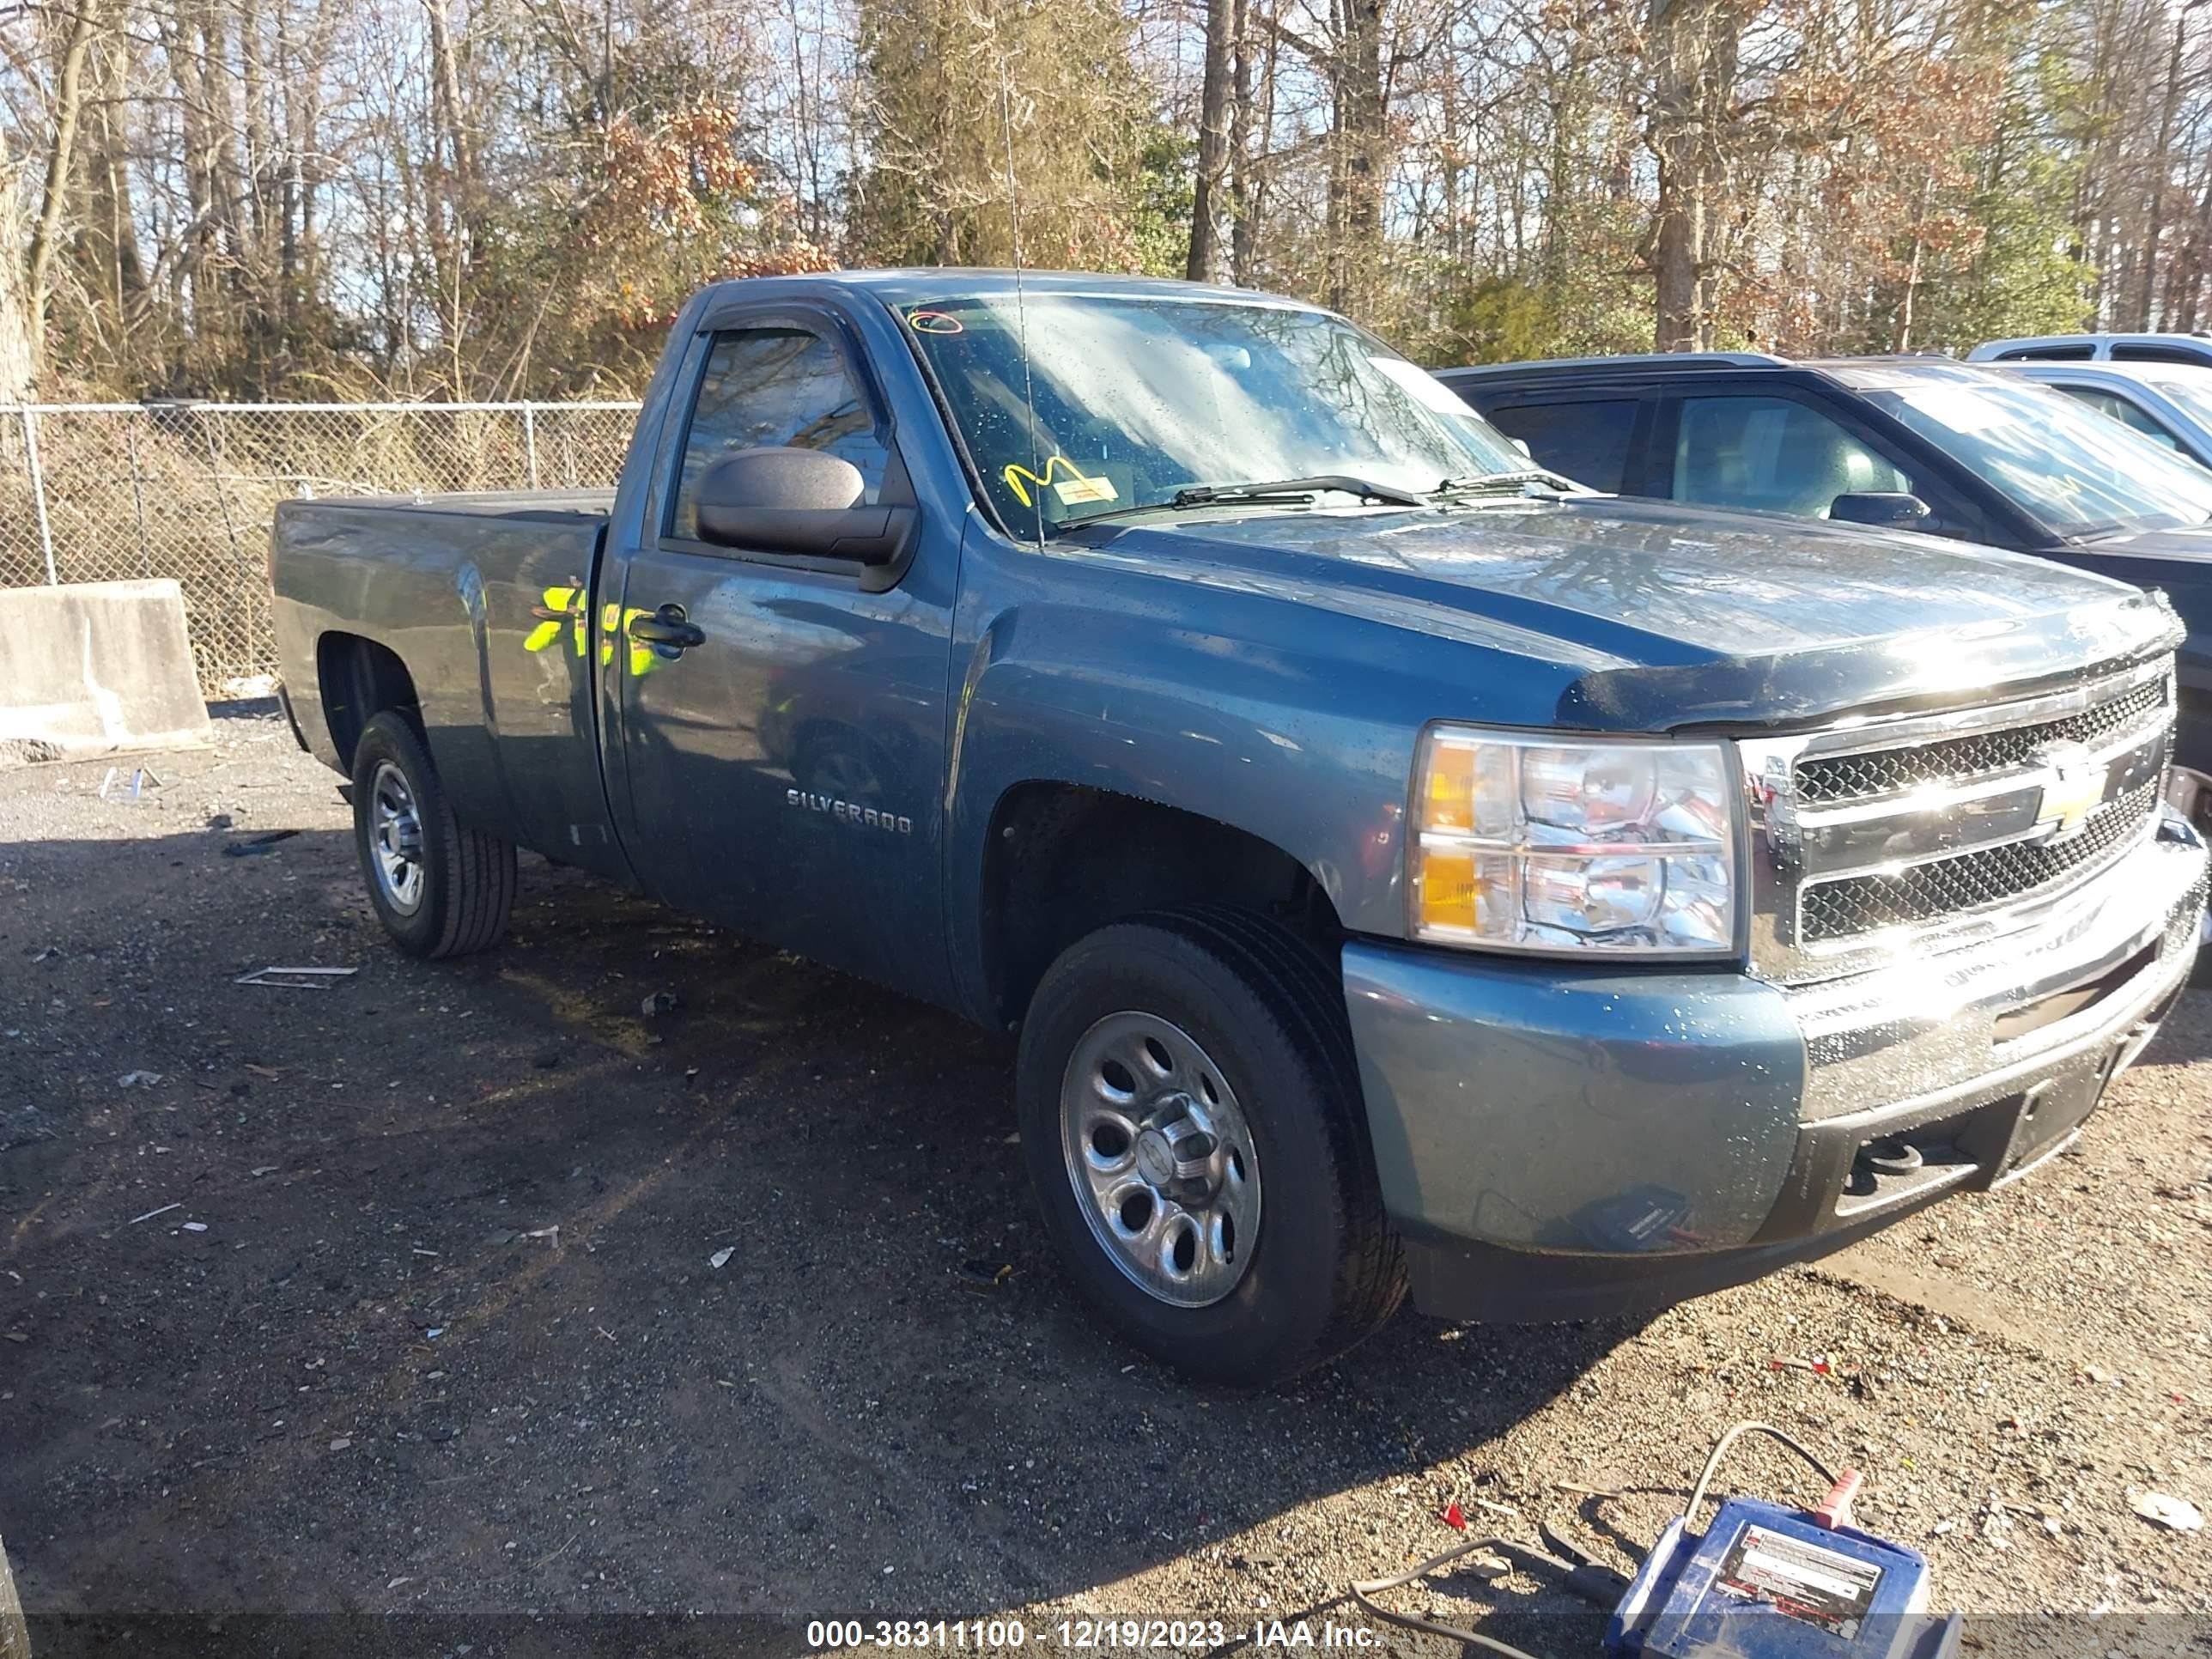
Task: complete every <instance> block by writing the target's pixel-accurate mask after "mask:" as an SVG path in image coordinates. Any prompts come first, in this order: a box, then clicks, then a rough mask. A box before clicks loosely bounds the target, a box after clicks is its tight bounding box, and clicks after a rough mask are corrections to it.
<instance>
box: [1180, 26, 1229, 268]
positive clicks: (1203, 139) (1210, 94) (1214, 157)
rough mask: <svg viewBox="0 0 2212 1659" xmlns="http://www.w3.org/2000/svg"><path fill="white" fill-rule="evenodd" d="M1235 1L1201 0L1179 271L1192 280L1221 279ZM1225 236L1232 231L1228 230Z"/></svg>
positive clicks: (1225, 239) (1225, 240) (1224, 239)
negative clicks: (1198, 72)
mask: <svg viewBox="0 0 2212 1659" xmlns="http://www.w3.org/2000/svg"><path fill="white" fill-rule="evenodd" d="M1236 36H1237V0H1206V78H1205V82H1204V84H1203V87H1202V88H1201V90H1200V94H1199V115H1198V173H1197V176H1196V178H1195V179H1193V181H1192V185H1191V197H1190V257H1189V258H1188V260H1187V261H1186V262H1185V266H1184V272H1183V274H1184V275H1185V276H1188V277H1189V278H1190V280H1191V281H1192V282H1194V283H1218V282H1219V281H1220V280H1221V278H1222V275H1223V271H1222V256H1223V254H1224V253H1225V252H1226V244H1227V241H1228V238H1226V237H1224V236H1223V234H1221V233H1222V226H1221V216H1222V214H1221V210H1222V208H1223V206H1224V205H1225V204H1224V200H1223V198H1224V197H1225V195H1226V194H1227V191H1225V185H1226V183H1227V177H1226V175H1227V172H1228V161H1229V125H1230V112H1229V104H1230V100H1231V97H1232V96H1233V95H1234V94H1233V88H1232V84H1231V82H1232V80H1233V71H1232V68H1231V60H1232V59H1233V58H1235V57H1236V55H1237V39H1236ZM1231 224H1232V228H1231V233H1230V234H1231V236H1233V235H1234V234H1235V230H1234V228H1233V224H1234V222H1233V221H1232V222H1231Z"/></svg>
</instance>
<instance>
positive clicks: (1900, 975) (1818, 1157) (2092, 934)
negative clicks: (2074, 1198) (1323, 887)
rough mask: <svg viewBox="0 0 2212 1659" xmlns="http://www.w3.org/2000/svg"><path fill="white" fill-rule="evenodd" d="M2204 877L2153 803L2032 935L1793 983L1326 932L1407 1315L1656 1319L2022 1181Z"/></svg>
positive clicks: (2133, 1006) (2075, 1110) (2151, 992)
mask: <svg viewBox="0 0 2212 1659" xmlns="http://www.w3.org/2000/svg"><path fill="white" fill-rule="evenodd" d="M2205 890H2206V857H2205V850H2204V844H2203V842H2202V841H2201V840H2200V839H2199V838H2198V836H2197V834H2196V833H2195V831H2193V830H2192V829H2191V828H2190V827H2189V826H2188V824H2187V823H2185V821H2184V820H2183V819H2182V818H2181V817H2180V815H2179V814H2178V813H2172V812H2169V813H2168V814H2167V815H2166V817H2165V819H2164V820H2163V821H2162V822H2161V824H2160V829H2159V833H2158V836H2157V837H2156V838H2155V839H2154V840H2153V841H2151V842H2147V843H2146V844H2145V845H2144V846H2142V848H2138V849H2137V850H2136V852H2135V853H2134V854H2130V856H2129V857H2127V858H2126V859H2124V860H2122V861H2121V862H2120V863H2119V864H2118V865H2117V866H2114V867H2113V868H2112V869H2111V870H2110V871H2108V872H2106V873H2105V874H2104V875H2102V876H2100V878H2098V879H2097V880H2095V881H2094V882H2093V883H2090V884H2087V885H2086V886H2085V887H2083V888H2082V889H2081V890H2080V891H2079V892H2077V893H2075V894H2073V895H2071V896H2069V897H2068V898H2067V899H2066V900H2065V901H2063V902H2061V903H2058V904H2056V905H2053V906H2051V908H2047V909H2046V910H2045V911H2044V912H2042V913H2041V914H2040V915H2039V916H2038V918H2037V919H2036V921H2034V922H2033V925H2032V926H2030V927H2026V928H2023V929H2021V930H2020V931H2015V932H2012V933H2006V934H2004V935H2003V936H2002V937H2000V938H1996V939H1989V940H1986V941H1984V942H1982V943H1979V944H1977V945H1971V946H1967V947H1964V948H1961V949H1959V950H1955V951H1948V952H1944V953H1940V954H1936V955H1932V956H1911V955H1907V956H1904V957H1900V958H1899V960H1897V961H1896V962H1894V963H1890V964H1888V965H1887V966H1884V967H1881V968H1876V969H1871V970H1869V971H1867V972H1864V973H1860V974H1855V975H1850V977H1848V978H1845V979H1842V980H1837V981H1826V982H1824V983H1820V984H1815V985H1809V986H1802V987H1780V986H1775V985H1770V984H1767V983H1765V982H1764V981H1758V980H1754V979H1752V978H1750V977H1748V976H1747V975H1744V974H1742V973H1741V972H1738V971H1734V970H1726V971H1718V972H1706V973H1685V972H1680V971H1676V970H1662V971H1642V972H1638V971H1627V970H1623V969H1618V968H1611V967H1601V968H1581V967H1578V966H1570V965H1562V964H1560V963H1552V962H1528V963H1518V962H1509V961H1501V960H1499V959H1497V958H1495V957H1479V956H1474V955H1457V954H1448V953H1445V952H1442V951H1433V950H1422V949H1415V948H1409V947H1407V946H1402V945H1383V944H1378V943H1374V942H1370V941H1357V942H1353V943H1350V944H1347V945H1346V946H1345V949H1344V980H1345V996H1346V1008H1347V1010H1348V1012H1349V1013H1350V1016H1351V1020H1352V1036H1353V1039H1354V1042H1355V1044H1356V1046H1357V1048H1358V1056H1359V1068H1360V1078H1361V1082H1362V1085H1363V1086H1364V1091H1365V1096H1366V1105H1367V1116H1368V1123H1369V1127H1370V1133H1371V1136H1372V1139H1373V1143H1374V1148H1375V1158H1376V1172H1377V1175H1378V1176H1379V1177H1380V1179H1381V1182H1382V1187H1383V1200H1384V1202H1385V1204H1386V1206H1388V1208H1389V1212H1390V1215H1391V1218H1392V1220H1393V1223H1394V1225H1395V1226H1396V1228H1397V1229H1398V1231H1399V1233H1400V1236H1401V1238H1402V1239H1403V1241H1404V1243H1405V1247H1406V1252H1407V1263H1408V1267H1409V1268H1410V1270H1411V1273H1412V1276H1413V1297H1414V1301H1415V1303H1416V1304H1417V1305H1419V1307H1420V1308H1421V1309H1422V1310H1424V1311H1425V1312H1428V1313H1431V1314H1436V1315H1439V1316H1443V1317H1447V1318H1459V1319H1495V1320H1522V1319H1558V1318H1572V1317H1581V1316H1590V1315H1595V1314H1601V1313H1608V1312H1615V1311H1621V1310H1632V1309H1637V1308H1648V1307H1655V1306H1660V1305H1663V1304H1667V1303H1669V1302H1674V1301H1679V1300H1680V1299H1681V1298H1682V1297H1686V1296H1694V1295H1699V1294H1701V1293H1703V1292H1704V1291H1710V1290H1716V1289H1718V1288H1720V1287H1722V1286H1723V1285H1729V1284H1738V1283H1741V1282H1742V1281H1743V1280H1745V1279H1750V1278H1753V1277H1756V1276H1757V1275H1758V1274H1759V1273H1765V1272H1766V1271H1768V1270H1769V1269H1771V1268H1772V1267H1778V1266H1780V1265H1782V1264H1783V1263H1784V1262H1786V1261H1795V1260H1802V1259H1805V1258H1807V1257H1809V1256H1814V1255H1820V1254H1823V1253H1825V1252H1826V1251H1827V1250H1830V1249H1836V1248H1838V1246H1840V1245H1842V1244H1844V1243H1850V1241H1852V1240H1853V1239H1856V1238H1858V1237H1863V1236H1864V1235H1865V1234H1866V1233H1868V1232H1869V1231H1873V1230H1875V1228H1878V1227H1880V1226H1882V1225H1886V1224H1887V1223H1888V1222H1890V1221H1893V1220H1895V1219H1896V1218H1899V1216H1901V1215H1903V1214H1905V1212H1908V1211H1910V1210H1911V1209H1913V1208H1915V1207H1917V1206H1918V1205H1920V1204H1923V1203H1925V1202H1927V1201H1928V1200H1931V1199H1933V1198H1935V1197H1936V1196H1937V1195H1938V1194H1942V1193H1945V1192H1949V1191H1954V1190H1959V1189H1980V1188H1989V1187H1992V1186H1995V1185H1997V1184H1998V1183H2000V1182H2004V1181H2008V1180H2010V1179H2012V1178H2014V1177H2015V1176H2019V1175H2021V1174H2024V1173H2025V1172H2026V1171H2027V1170H2029V1169H2031V1168H2033V1166H2034V1165H2035V1164H2039V1163H2040V1162H2042V1161H2043V1160H2044V1159H2045V1158H2048V1157H2050V1156H2051V1155H2052V1154H2053V1153H2055V1152H2058V1151H2059V1150H2061V1149H2062V1148H2063V1146H2065V1145H2066V1144H2067V1143H2068V1142H2069V1140H2070V1139H2072V1138H2073V1136H2074V1135H2075V1133H2076V1132H2077V1131H2078V1130H2079V1128H2080V1127H2081V1122H2082V1121H2083V1120H2084V1119H2085V1118H2087V1116H2088V1115H2089V1113H2090V1112H2091V1111H2092V1110H2093V1109H2094V1108H2095V1106H2096V1104H2097V1102H2098V1100H2099V1099H2100V1097H2101V1096H2102V1094H2103V1092H2104V1090H2105V1087H2106V1085H2107V1084H2108V1083H2109V1082H2110V1081H2111V1080H2112V1078H2113V1077H2114V1076H2115V1075H2116V1074H2117V1073H2118V1072H2119V1071H2120V1070H2121V1069H2122V1068H2123V1067H2124V1066H2127V1065H2128V1064H2129V1063H2130V1061H2132V1060H2134V1059H2135V1058H2136V1055H2137V1054H2140V1053H2141V1052H2142V1048H2143V1047H2144V1045H2145V1044H2147V1043H2148V1042H2149V1040H2150V1038H2151V1036H2152V1035H2153V1034H2154V1032H2155V1031H2156V1030H2157V1027H2158V1022H2159V1020H2160V1018H2163V1016H2164V1014H2165V1012H2166V1009H2167V1007H2168V1006H2171V1004H2172V1001H2173V999H2174V997H2175V996H2176V994H2178V993H2179V989H2180V987H2181V986H2182V984H2183V982H2184V981H2185V979H2186V978H2187V976H2188V974H2189V971H2190V967H2191V963H2192V962H2193V960H2194V958H2195V956H2196V952H2197V937H2198V931H2199V919H2200V917H2201V915H2203V910H2204V905H2205Z"/></svg>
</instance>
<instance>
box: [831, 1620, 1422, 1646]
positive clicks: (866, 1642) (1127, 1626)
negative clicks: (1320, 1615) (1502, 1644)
mask: <svg viewBox="0 0 2212 1659" xmlns="http://www.w3.org/2000/svg"><path fill="white" fill-rule="evenodd" d="M1232 1641H1236V1642H1249V1643H1250V1644H1251V1645H1252V1646H1254V1647H1255V1648H1334V1649H1339V1650H1355V1651H1367V1650H1375V1649H1378V1648H1380V1647H1382V1645H1383V1640H1382V1638H1381V1637H1380V1635H1379V1634H1377V1632H1376V1631H1375V1630H1373V1629H1372V1628H1371V1627H1370V1626H1365V1625H1340V1624H1338V1623H1336V1622H1335V1621H1334V1620H1322V1621H1320V1622H1318V1623H1316V1621H1314V1620H1307V1619H1292V1620H1281V1619H1273V1620H1257V1621H1255V1623H1254V1624H1253V1625H1252V1626H1250V1627H1249V1629H1247V1628H1243V1627H1238V1626H1231V1625H1228V1624H1226V1623H1225V1622H1224V1621H1222V1620H1218V1619H1062V1620H1057V1621H1056V1622H1054V1623H1052V1624H1048V1625H1044V1626H1039V1627H1038V1629H1036V1631H1034V1632H1032V1631H1030V1629H1029V1628H1028V1626H1026V1625H1024V1623H1023V1621H1022V1620H1018V1619H967V1620H957V1619H896V1620H887V1619H878V1620H861V1619H826V1620H825V1619H817V1620H813V1621H811V1623H809V1624H808V1626H806V1645H807V1646H808V1647H810V1648H827V1649H839V1648H891V1649H900V1648H904V1649H908V1650H914V1649H929V1650H939V1651H951V1652H959V1651H961V1650H968V1651H970V1652H975V1653H1006V1652H1011V1651H1012V1650H1017V1649H1020V1648H1024V1647H1027V1646H1030V1644H1035V1645H1036V1646H1037V1647H1039V1648H1042V1649H1045V1650H1053V1649H1059V1650H1063V1651H1066V1652H1073V1653H1094V1652H1122V1653H1135V1652H1175V1651H1178V1650H1185V1651H1192V1652H1206V1651H1208V1650H1212V1649H1215V1648H1219V1647H1224V1646H1225V1645H1227V1644H1229V1643H1231V1642H1232Z"/></svg>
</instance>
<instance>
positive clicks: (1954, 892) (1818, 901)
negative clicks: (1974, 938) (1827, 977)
mask: <svg viewBox="0 0 2212 1659" xmlns="http://www.w3.org/2000/svg"><path fill="white" fill-rule="evenodd" d="M2158 798H2159V786H2158V784H2157V782H2156V781H2152V782H2149V783H2146V784H2142V785H2139V786H2137V787H2136V788H2134V789H2132V790H2130V791H2129V792H2128V793H2126V794H2124V795H2122V796H2120V797H2119V798H2118V799H2116V800H2112V801H2110V802H2107V803H2106V805H2103V806H2101V807H2100V808H2098V809H2097V811H2094V812H2093V813H2092V814H2091V815H2090V817H2089V819H2088V822H2087V824H2086V825H2085V826H2084V827H2083V829H2082V832H2081V834H2080V835H2078V836H2075V838H2074V839H2073V840H2071V841H2066V842H2056V843H2044V844H2040V845H2039V844H2036V843H2034V842H2017V841H2016V842H2006V843H2005V844H2004V845H2003V846H2002V847H1991V848H1985V849H1984V850H1983V851H1980V852H1976V853H1961V854H1958V855H1957V856H1956V857H1954V858H1948V859H1937V860H1934V861H1933V862H1931V863H1928V864H1916V865H1912V866H1908V867H1907V868H1905V869H1903V870H1899V871H1897V872H1894V873H1882V872H1877V873H1875V874H1873V875H1867V876H1848V877H1845V878H1844V879H1842V880H1840V881H1829V882H1822V883H1820V884H1817V885H1815V886H1810V887H1808V888H1807V889H1806V890H1805V892H1804V896H1803V898H1802V901H1801V902H1800V904H1799V907H1798V917H1799V921H1800V922H1801V924H1802V937H1803V939H1804V941H1805V943H1806V944H1808V945H1825V944H1827V943H1829V942H1830V941H1832V940H1834V939H1850V938H1851V937H1853V936H1854V935H1856V934H1859V933H1870V932H1872V931H1873V930H1875V928H1880V927H1925V926H1927V925H1929V923H1931V922H1941V921H1946V920H1948V918H1951V917H1954V916H1960V915H1966V914H1968V913H1970V912H1972V911H1976V910H1985V909H1988V908H1990V907H1991V906H1993V905H2000V904H2005V903H2009V902H2013V901H2015V900H2018V899H2027V898H2033V896H2036V895H2037V894H2039V893H2041V892H2044V891H2045V890H2048V889H2050V888H2052V887H2054V886H2056V885H2057V884H2059V883H2062V882H2063V881H2064V880H2066V878H2068V877H2069V876H2072V875H2073V874H2075V872H2077V871H2081V870H2083V869H2086V868H2088V867H2090V866H2094V865H2099V864H2101V863H2103V862H2104V861H2105V860H2106V858H2107V857H2108V856H2110V855H2111V854H2112V853H2113V852H2114V851H2116V850H2117V849H2118V848H2123V847H2126V846H2129V845H2131V844H2132V843H2133V842H2135V841H2136V839H2137V836H2138V834H2139V832H2140V831H2141V830H2142V827H2143V825H2144V824H2146V823H2148V822H2149V821H2150V817H2151V815H2152V814H2153V813H2154V812H2155V811H2157V810H2158Z"/></svg>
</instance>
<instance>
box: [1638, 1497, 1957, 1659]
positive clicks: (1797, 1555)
mask: <svg viewBox="0 0 2212 1659" xmlns="http://www.w3.org/2000/svg"><path fill="white" fill-rule="evenodd" d="M1853 1479H1856V1477H1853ZM1927 1606H1928V1563H1927V1560H1926V1559H1925V1558H1924V1557H1923V1556H1921V1555H1919V1554H1917V1553H1915V1552H1914V1551H1911V1550H1909V1549H1906V1548H1905V1547H1902V1546H1900V1545H1897V1544H1893V1543H1890V1542H1889V1541H1887V1540H1886V1539H1881V1538H1877V1537H1875V1535H1874V1534H1871V1533H1866V1532H1861V1531H1860V1530H1859V1529H1858V1528H1856V1527H1851V1526H1848V1525H1832V1524H1829V1523H1828V1522H1826V1521H1824V1520H1823V1519H1821V1518H1820V1516H1814V1515H1808V1514H1806V1513H1804V1512H1803V1511H1802V1510H1788V1509H1783V1508H1781V1507H1779V1506H1778V1505H1776V1504H1763V1503H1760V1502H1759V1501H1758V1500H1756V1499H1753V1498H1730V1499H1729V1500H1728V1501H1727V1502H1726V1503H1724V1504H1722V1505H1721V1507H1720V1510H1719V1512H1718V1513H1717V1514H1716V1515H1715V1516H1713V1521H1712V1524H1711V1526H1710V1527H1708V1528H1706V1529H1705V1532H1704V1533H1703V1534H1695V1533H1692V1532H1690V1531H1689V1530H1688V1529H1687V1522H1686V1518H1681V1517H1678V1518H1677V1519H1675V1520H1674V1521H1673V1522H1669V1523H1668V1528H1667V1529H1666V1531H1665V1532H1663V1533H1662V1534H1660V1537H1659V1541H1658V1543H1657V1544H1656V1545H1655V1546H1654V1547H1653V1548H1652V1551H1651V1553H1650V1555H1649V1556H1647V1557H1646V1558H1645V1559H1644V1565H1643V1568H1642V1570H1641V1571H1639V1572H1638V1574H1637V1575H1636V1581H1635V1583H1633V1584H1632V1585H1631V1586H1630V1588H1629V1591H1628V1594H1627V1595H1626V1596H1624V1597H1623V1598H1622V1599H1621V1601H1620V1605H1619V1606H1618V1607H1616V1608H1615V1609H1614V1610H1613V1617H1612V1619H1611V1620H1610V1621H1609V1622H1608V1623H1607V1627H1606V1635H1605V1652H1606V1655H1607V1659H1954V1656H1955V1655H1956V1654H1957V1653H1958V1651H1959V1646H1960V1637H1961V1633H1962V1632H1961V1626H1960V1620H1959V1619H1958V1617H1957V1615H1955V1614H1954V1615H1953V1616H1952V1617H1951V1618H1949V1619H1948V1620H1945V1619H1937V1618H1933V1617H1930V1616H1929V1613H1928V1612H1927Z"/></svg>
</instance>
